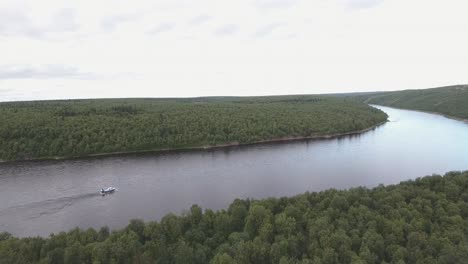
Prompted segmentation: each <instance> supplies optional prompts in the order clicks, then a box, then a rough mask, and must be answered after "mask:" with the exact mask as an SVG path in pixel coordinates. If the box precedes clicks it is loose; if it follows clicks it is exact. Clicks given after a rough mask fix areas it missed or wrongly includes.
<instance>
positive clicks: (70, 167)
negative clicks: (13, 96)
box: [0, 107, 468, 236]
mask: <svg viewBox="0 0 468 264" xmlns="http://www.w3.org/2000/svg"><path fill="white" fill-rule="evenodd" d="M379 108H381V109H382V110H384V111H385V112H387V113H388V114H389V120H390V121H391V122H388V123H386V124H385V125H383V126H380V127H378V128H376V129H374V130H372V131H369V132H367V133H364V134H361V135H353V136H346V137H341V138H336V139H329V140H306V141H295V142H287V143H279V144H263V145H254V146H245V147H232V148H226V149H217V150H206V151H189V152H183V153H166V154H160V155H155V154H146V155H136V154H134V155H124V156H118V157H106V158H103V157H101V158H96V159H82V160H69V161H45V162H21V163H11V164H1V165H0V201H1V202H0V231H8V232H11V233H13V234H14V235H18V236H26V235H27V236H31V235H48V234H49V233H50V232H59V231H62V230H69V229H71V228H73V227H75V226H79V227H82V228H87V227H95V228H98V227H101V226H103V225H108V226H110V227H111V228H118V227H122V226H124V225H126V224H127V223H128V221H129V220H130V219H132V218H142V219H145V220H153V219H159V218H161V217H162V216H163V215H165V214H167V213H169V212H175V213H180V212H182V211H183V210H186V209H188V208H189V207H190V205H192V204H194V203H196V204H199V205H200V206H202V207H204V208H213V209H219V208H224V207H226V206H227V205H228V204H229V203H230V202H231V201H232V200H234V199H235V198H239V197H240V198H247V197H250V198H265V197H270V196H285V195H295V194H298V193H303V192H305V191H319V190H324V189H327V188H337V189H343V188H349V187H354V186H361V185H363V186H376V185H377V184H379V183H384V184H391V183H398V182H399V181H401V180H405V179H410V178H415V177H419V176H424V175H428V174H433V173H444V172H446V171H450V170H466V169H468V124H466V123H462V122H458V121H455V120H451V119H447V118H444V117H442V116H438V115H432V114H426V113H420V112H414V111H405V110H397V109H392V108H387V107H379ZM107 186H116V187H118V189H119V191H118V192H117V193H115V194H114V195H109V196H104V197H101V196H100V195H99V194H98V191H99V190H100V189H101V188H102V187H107Z"/></svg>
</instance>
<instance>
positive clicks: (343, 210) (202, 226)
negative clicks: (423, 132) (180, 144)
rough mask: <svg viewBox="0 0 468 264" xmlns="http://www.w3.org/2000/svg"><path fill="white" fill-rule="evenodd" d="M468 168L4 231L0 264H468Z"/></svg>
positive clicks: (0, 243) (1, 240)
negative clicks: (39, 232)
mask: <svg viewBox="0 0 468 264" xmlns="http://www.w3.org/2000/svg"><path fill="white" fill-rule="evenodd" d="M467 260H468V172H464V173H461V172H451V173H448V174H446V175H445V176H443V177H442V176H438V175H434V176H430V177H424V178H418V179H415V180H410V181H406V182H402V183H400V184H397V185H390V186H378V187H375V188H373V189H367V188H364V187H358V188H352V189H349V190H344V191H340V190H334V189H331V190H327V191H322V192H314V193H305V194H302V195H298V196H295V197H291V198H285V197H283V198H270V199H264V200H235V201H234V202H233V203H232V204H231V205H230V206H229V208H228V209H226V210H220V211H212V210H205V211H202V209H201V208H200V207H198V206H196V205H194V206H192V207H191V208H190V210H189V211H188V212H186V213H184V214H183V215H181V216H177V215H173V214H169V215H166V216H165V217H164V218H162V219H161V221H159V222H156V221H154V222H147V223H144V222H143V221H140V220H132V221H131V222H130V224H129V225H128V226H127V227H126V228H124V229H122V230H118V231H112V232H109V229H108V228H106V227H104V228H101V229H100V230H99V231H96V230H94V229H88V230H80V229H74V230H71V231H69V232H68V233H65V232H62V233H59V234H55V235H51V236H50V237H49V238H41V237H30V238H21V239H20V238H15V237H12V236H10V235H9V234H7V233H0V263H102V264H105V263H184V264H186V263H200V264H201V263H213V264H229V263H237V264H244V263H281V264H288V263H303V264H305V263H322V264H332V263H356V264H357V263H367V264H372V263H421V264H422V263H424V264H431V263H434V264H435V263H437V264H445V263H467Z"/></svg>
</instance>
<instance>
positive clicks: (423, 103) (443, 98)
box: [349, 85, 468, 119]
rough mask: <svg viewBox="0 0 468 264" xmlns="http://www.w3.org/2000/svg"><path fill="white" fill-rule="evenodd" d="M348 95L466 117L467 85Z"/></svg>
mask: <svg viewBox="0 0 468 264" xmlns="http://www.w3.org/2000/svg"><path fill="white" fill-rule="evenodd" d="M349 96H351V97H353V98H356V99H358V100H359V101H362V102H366V103H369V104H377V105H385V106H392V107H397V108H405V109H413V110H420V111H428V112H437V113H440V114H444V115H447V116H451V117H456V118H461V119H468V85H457V86H448V87H441V88H432V89H422V90H404V91H395V92H378V93H358V94H350V95H349Z"/></svg>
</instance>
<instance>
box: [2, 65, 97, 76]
mask: <svg viewBox="0 0 468 264" xmlns="http://www.w3.org/2000/svg"><path fill="white" fill-rule="evenodd" d="M52 78H62V79H65V78H69V79H99V78H101V77H100V76H99V75H97V74H94V73H90V72H81V71H79V70H78V68H77V67H74V66H68V65H44V66H39V67H35V66H31V65H0V80H8V79H52Z"/></svg>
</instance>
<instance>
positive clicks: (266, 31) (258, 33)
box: [253, 23, 284, 38]
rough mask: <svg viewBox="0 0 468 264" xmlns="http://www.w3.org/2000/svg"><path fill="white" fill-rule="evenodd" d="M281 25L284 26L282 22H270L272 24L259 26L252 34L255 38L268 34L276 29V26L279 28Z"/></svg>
mask: <svg viewBox="0 0 468 264" xmlns="http://www.w3.org/2000/svg"><path fill="white" fill-rule="evenodd" d="M282 26H284V23H272V24H269V25H266V26H264V27H261V28H259V29H258V30H257V31H256V32H255V33H254V35H253V36H254V37H256V38H261V37H266V36H268V35H270V34H271V33H273V31H275V30H276V29H278V28H280V27H282Z"/></svg>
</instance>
